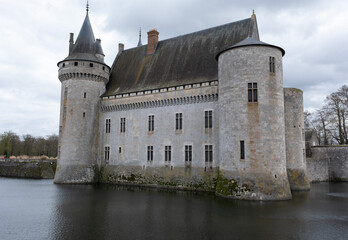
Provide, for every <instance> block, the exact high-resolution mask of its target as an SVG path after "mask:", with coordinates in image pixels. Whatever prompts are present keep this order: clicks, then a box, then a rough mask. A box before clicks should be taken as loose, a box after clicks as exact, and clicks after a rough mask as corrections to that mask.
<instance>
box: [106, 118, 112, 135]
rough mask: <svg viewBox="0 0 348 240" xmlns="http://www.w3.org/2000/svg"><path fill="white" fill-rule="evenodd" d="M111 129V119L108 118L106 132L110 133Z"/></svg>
mask: <svg viewBox="0 0 348 240" xmlns="http://www.w3.org/2000/svg"><path fill="white" fill-rule="evenodd" d="M110 129H111V119H109V118H108V119H106V120H105V132H106V133H110Z"/></svg>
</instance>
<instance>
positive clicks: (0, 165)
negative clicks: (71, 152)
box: [0, 159, 57, 179]
mask: <svg viewBox="0 0 348 240" xmlns="http://www.w3.org/2000/svg"><path fill="white" fill-rule="evenodd" d="M56 166H57V161H56V160H39V159H0V177H17V178H36V179H51V178H54V174H55V172H56Z"/></svg>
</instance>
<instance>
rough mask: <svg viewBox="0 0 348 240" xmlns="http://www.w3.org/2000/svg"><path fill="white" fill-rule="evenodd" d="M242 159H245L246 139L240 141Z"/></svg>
mask: <svg viewBox="0 0 348 240" xmlns="http://www.w3.org/2000/svg"><path fill="white" fill-rule="evenodd" d="M240 159H245V149H244V141H240Z"/></svg>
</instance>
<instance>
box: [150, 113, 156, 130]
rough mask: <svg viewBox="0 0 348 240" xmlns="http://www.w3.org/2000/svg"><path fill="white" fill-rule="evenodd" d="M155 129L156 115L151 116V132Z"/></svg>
mask: <svg viewBox="0 0 348 240" xmlns="http://www.w3.org/2000/svg"><path fill="white" fill-rule="evenodd" d="M154 130H155V116H154V115H150V116H149V132H153V131H154Z"/></svg>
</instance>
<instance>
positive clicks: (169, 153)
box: [164, 146, 172, 162]
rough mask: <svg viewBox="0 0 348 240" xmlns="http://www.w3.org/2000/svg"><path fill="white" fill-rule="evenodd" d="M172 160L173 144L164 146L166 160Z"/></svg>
mask: <svg viewBox="0 0 348 240" xmlns="http://www.w3.org/2000/svg"><path fill="white" fill-rule="evenodd" d="M171 160H172V146H164V161H165V162H170V161H171Z"/></svg>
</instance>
